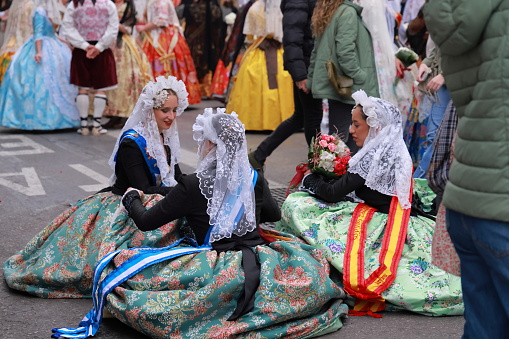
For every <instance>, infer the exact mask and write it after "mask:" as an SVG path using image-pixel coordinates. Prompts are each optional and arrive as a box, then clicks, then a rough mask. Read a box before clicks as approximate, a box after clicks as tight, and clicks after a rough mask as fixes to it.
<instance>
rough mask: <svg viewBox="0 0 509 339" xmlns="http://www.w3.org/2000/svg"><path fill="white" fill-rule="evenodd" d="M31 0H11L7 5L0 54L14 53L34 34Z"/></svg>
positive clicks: (32, 4)
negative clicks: (6, 16)
mask: <svg viewBox="0 0 509 339" xmlns="http://www.w3.org/2000/svg"><path fill="white" fill-rule="evenodd" d="M33 6H34V1H33V0H13V1H12V4H11V7H9V14H8V19H7V25H6V28H5V33H4V42H3V44H2V47H1V48H0V55H3V54H4V53H13V54H14V53H16V51H17V50H18V49H20V48H21V46H22V45H23V44H24V43H25V42H26V41H27V40H28V39H29V38H30V36H31V35H32V34H34V29H33V25H32V17H33V15H32V14H33V10H32V8H33Z"/></svg>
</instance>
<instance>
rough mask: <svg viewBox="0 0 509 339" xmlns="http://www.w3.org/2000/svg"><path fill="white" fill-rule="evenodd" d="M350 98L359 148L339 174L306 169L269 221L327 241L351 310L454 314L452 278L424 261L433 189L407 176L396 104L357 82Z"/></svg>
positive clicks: (457, 296) (456, 291)
mask: <svg viewBox="0 0 509 339" xmlns="http://www.w3.org/2000/svg"><path fill="white" fill-rule="evenodd" d="M353 98H354V100H355V103H356V106H355V107H354V109H353V111H352V125H351V127H350V133H351V134H352V137H353V140H354V141H355V142H356V144H357V146H359V147H360V149H359V151H358V152H357V154H356V155H355V156H353V157H352V158H351V159H350V161H349V163H348V165H349V167H348V169H347V174H345V175H343V176H341V177H339V178H338V179H336V180H333V181H330V180H326V179H324V178H323V177H321V176H320V175H318V174H314V173H308V174H307V175H306V176H305V177H304V179H303V183H302V190H303V191H304V192H298V193H293V194H291V195H289V196H288V197H287V199H286V201H285V202H284V204H283V207H282V219H281V221H280V222H279V223H278V224H277V227H276V228H277V229H280V230H283V231H288V232H290V233H293V234H296V235H298V236H300V237H302V238H304V239H305V240H306V241H307V242H308V243H310V244H311V245H312V246H314V247H317V248H323V249H327V251H326V253H327V254H328V256H329V257H330V259H331V260H332V264H333V265H334V266H335V267H336V268H337V269H338V270H339V271H341V272H342V273H343V283H344V286H345V291H346V292H347V293H349V294H351V295H352V296H354V297H356V304H355V307H354V310H353V312H360V313H369V312H376V311H382V310H384V309H388V310H391V309H405V310H409V311H413V312H417V313H421V314H425V315H453V314H462V313H463V300H462V293H461V285H460V280H459V278H458V277H456V276H453V275H451V274H449V273H446V272H445V271H443V270H441V269H439V268H437V267H436V266H434V265H433V264H431V243H432V235H433V230H434V227H435V222H434V220H433V217H432V216H431V215H430V213H429V211H430V209H431V206H430V205H431V201H432V199H433V198H434V194H433V193H432V192H431V190H430V189H429V188H428V187H427V185H426V182H425V180H414V181H412V160H411V158H410V155H409V153H408V150H407V149H406V146H405V143H404V141H403V129H402V116H401V114H400V112H399V110H398V109H397V108H396V107H395V106H394V105H393V104H391V103H389V102H387V101H385V100H382V99H379V98H374V97H368V96H367V95H366V93H364V91H362V90H360V91H357V92H355V93H354V94H353ZM412 185H413V187H412ZM352 193H353V194H352ZM360 199H362V201H363V203H360V202H359V201H361V200H360ZM354 201H355V202H354ZM354 267H357V268H359V267H360V268H361V269H357V270H356V269H353V268H354Z"/></svg>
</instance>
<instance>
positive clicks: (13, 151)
mask: <svg viewBox="0 0 509 339" xmlns="http://www.w3.org/2000/svg"><path fill="white" fill-rule="evenodd" d="M12 139H18V141H17V142H12V141H11V142H2V140H12ZM4 149H10V150H4ZM42 153H54V151H53V150H51V149H49V148H47V147H44V146H43V145H41V144H38V143H36V142H35V141H33V140H32V139H30V138H28V137H26V136H23V135H1V136H0V156H8V155H26V154H42Z"/></svg>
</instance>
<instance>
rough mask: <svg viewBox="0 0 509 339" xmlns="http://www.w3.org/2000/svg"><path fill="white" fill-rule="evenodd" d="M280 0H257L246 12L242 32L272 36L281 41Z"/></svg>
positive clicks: (257, 35) (256, 35)
mask: <svg viewBox="0 0 509 339" xmlns="http://www.w3.org/2000/svg"><path fill="white" fill-rule="evenodd" d="M280 6H281V0H258V1H256V2H255V3H254V4H253V5H252V6H251V7H250V8H249V11H248V12H247V15H246V21H245V23H244V28H243V33H244V34H246V35H248V34H251V35H254V36H255V38H257V37H261V36H263V37H264V36H268V35H270V36H272V37H273V38H274V39H275V40H277V41H279V42H281V41H283V14H282V12H281V8H280Z"/></svg>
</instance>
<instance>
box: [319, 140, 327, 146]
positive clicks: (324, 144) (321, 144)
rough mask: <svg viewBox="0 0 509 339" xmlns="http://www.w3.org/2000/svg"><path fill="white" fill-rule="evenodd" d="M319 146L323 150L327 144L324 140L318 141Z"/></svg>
mask: <svg viewBox="0 0 509 339" xmlns="http://www.w3.org/2000/svg"><path fill="white" fill-rule="evenodd" d="M319 145H320V146H322V147H324V148H325V147H327V145H328V142H327V141H326V140H320V142H319Z"/></svg>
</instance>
